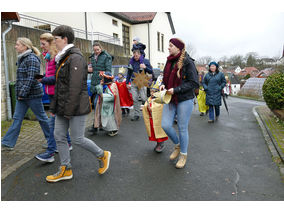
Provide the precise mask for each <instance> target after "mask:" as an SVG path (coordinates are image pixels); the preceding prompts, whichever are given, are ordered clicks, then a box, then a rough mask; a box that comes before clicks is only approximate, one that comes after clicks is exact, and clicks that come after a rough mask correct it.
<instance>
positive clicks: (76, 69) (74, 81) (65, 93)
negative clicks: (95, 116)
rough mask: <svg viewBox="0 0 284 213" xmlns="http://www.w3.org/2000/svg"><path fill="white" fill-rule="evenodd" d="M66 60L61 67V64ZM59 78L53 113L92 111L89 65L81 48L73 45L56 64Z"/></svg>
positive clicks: (66, 114) (74, 114)
mask: <svg viewBox="0 0 284 213" xmlns="http://www.w3.org/2000/svg"><path fill="white" fill-rule="evenodd" d="M68 56H69V58H68V59H67V60H66V61H65V62H64V64H63V65H62V66H61V69H60V70H58V69H59V66H60V65H61V64H62V62H63V61H64V60H65V59H66V57H68ZM56 72H57V73H56V75H57V80H56V84H55V92H54V97H53V100H52V102H51V104H50V110H51V112H52V113H54V114H57V115H60V116H64V117H69V118H70V117H72V116H79V115H85V114H88V113H89V112H91V106H90V100H89V95H88V88H87V75H88V66H87V63H86V60H85V59H84V57H83V55H82V53H81V52H80V50H79V49H78V48H76V47H71V48H70V49H68V50H67V52H66V53H65V55H63V56H62V57H61V59H60V61H59V62H58V63H57V66H56Z"/></svg>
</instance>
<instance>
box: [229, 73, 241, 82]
mask: <svg viewBox="0 0 284 213" xmlns="http://www.w3.org/2000/svg"><path fill="white" fill-rule="evenodd" d="M230 81H231V84H240V80H239V78H238V77H237V76H235V75H234V74H233V75H232V76H231V78H230Z"/></svg>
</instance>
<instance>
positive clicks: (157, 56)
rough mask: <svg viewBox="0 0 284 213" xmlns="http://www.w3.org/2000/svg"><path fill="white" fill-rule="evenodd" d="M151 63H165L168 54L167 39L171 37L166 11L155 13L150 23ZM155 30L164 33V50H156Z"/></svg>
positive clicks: (156, 64)
mask: <svg viewBox="0 0 284 213" xmlns="http://www.w3.org/2000/svg"><path fill="white" fill-rule="evenodd" d="M150 31H151V37H150V39H151V45H152V48H151V58H152V59H151V63H152V66H153V67H158V63H162V64H166V60H167V57H168V55H169V52H168V47H169V40H170V39H171V38H172V37H173V34H172V30H171V26H170V23H169V19H168V16H167V14H166V13H157V14H156V16H155V18H154V20H153V22H152V24H151V28H150ZM157 32H160V33H162V34H164V51H163V52H162V51H158V41H157Z"/></svg>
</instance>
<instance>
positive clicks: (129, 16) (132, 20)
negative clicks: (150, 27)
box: [107, 12, 157, 24]
mask: <svg viewBox="0 0 284 213" xmlns="http://www.w3.org/2000/svg"><path fill="white" fill-rule="evenodd" d="M107 14H109V15H111V16H114V17H116V18H119V19H121V20H123V21H125V22H127V23H129V24H141V23H147V22H152V21H153V20H154V18H155V16H156V14H157V13H156V12H111V13H107Z"/></svg>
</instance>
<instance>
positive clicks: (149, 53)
mask: <svg viewBox="0 0 284 213" xmlns="http://www.w3.org/2000/svg"><path fill="white" fill-rule="evenodd" d="M147 23H148V55H149V61H150V62H151V51H150V50H151V46H150V23H149V21H148V22H147Z"/></svg>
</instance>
